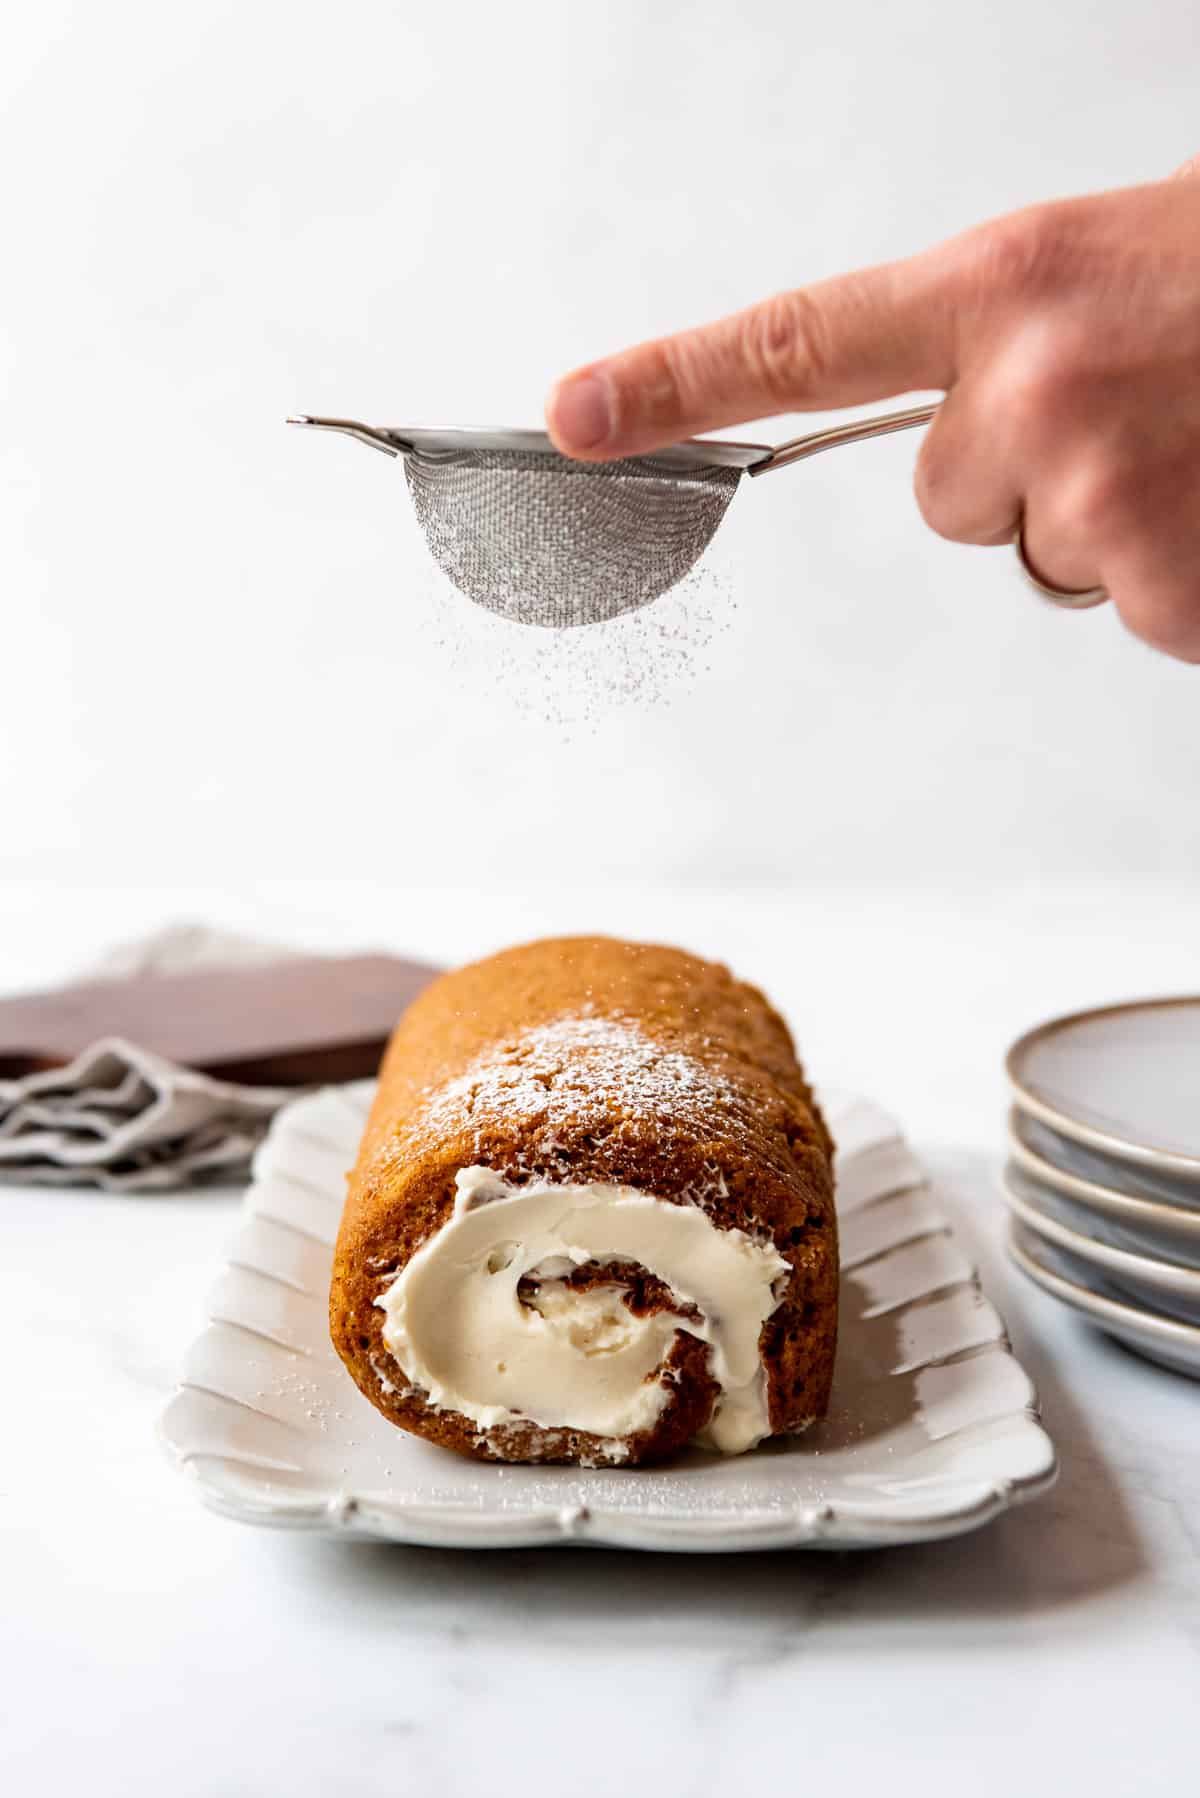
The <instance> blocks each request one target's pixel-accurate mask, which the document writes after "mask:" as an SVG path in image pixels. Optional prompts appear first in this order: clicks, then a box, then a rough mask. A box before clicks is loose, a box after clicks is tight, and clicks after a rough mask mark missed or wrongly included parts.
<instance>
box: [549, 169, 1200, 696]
mask: <svg viewBox="0 0 1200 1798" xmlns="http://www.w3.org/2000/svg"><path fill="white" fill-rule="evenodd" d="M923 388H941V389H944V391H945V393H946V396H947V397H946V399H945V401H944V403H943V405H942V408H941V411H940V413H939V414H938V416H937V418H936V419H935V421H934V423H933V425H932V426H931V427H930V429H929V431H928V433H927V434H926V437H925V440H924V443H923V444H922V447H921V453H920V457H919V460H918V464H917V474H916V491H917V500H918V503H919V505H920V508H921V511H922V512H923V514H924V516H925V518H926V520H927V522H928V523H929V524H931V525H932V526H933V528H934V530H935V531H939V532H940V533H941V535H942V536H944V537H949V538H951V539H953V540H954V541H955V542H958V543H985V544H995V543H1009V542H1011V540H1012V537H1013V534H1014V532H1015V531H1016V529H1017V526H1018V524H1019V523H1021V521H1022V520H1024V533H1025V546H1026V550H1027V553H1028V556H1029V560H1030V562H1031V564H1032V565H1033V567H1034V568H1036V569H1037V571H1038V573H1039V574H1040V575H1042V577H1043V578H1044V579H1046V580H1047V581H1049V582H1050V583H1051V584H1052V585H1055V586H1060V587H1067V588H1085V587H1095V586H1103V587H1105V588H1106V589H1107V590H1108V592H1109V594H1110V595H1111V597H1112V600H1113V603H1114V604H1115V606H1116V607H1117V610H1118V611H1119V612H1120V614H1121V616H1122V618H1123V619H1124V621H1125V623H1126V624H1127V625H1128V626H1129V628H1130V629H1131V630H1132V631H1134V632H1135V633H1136V634H1137V635H1138V636H1139V637H1142V638H1144V639H1145V641H1146V642H1147V643H1151V644H1153V645H1155V647H1156V648H1158V649H1162V650H1165V651H1166V652H1167V653H1168V654H1170V655H1174V656H1178V657H1179V658H1181V659H1182V660H1183V661H1187V662H1200V159H1197V162H1196V163H1193V164H1190V165H1189V168H1188V169H1186V170H1182V171H1181V172H1180V176H1179V177H1177V178H1175V179H1172V180H1169V181H1163V182H1158V183H1155V184H1153V185H1151V186H1146V187H1135V188H1128V189H1124V190H1121V191H1119V192H1116V193H1107V194H1096V195H1091V196H1088V197H1085V198H1082V199H1076V200H1064V201H1053V202H1051V203H1050V204H1048V205H1043V206H1033V207H1030V208H1028V209H1027V210H1026V211H1024V212H1017V213H1013V214H1012V215H1011V216H1009V217H1006V218H1000V219H996V220H993V221H992V222H991V223H989V224H986V225H981V226H979V227H977V228H976V229H975V230H972V231H968V232H967V233H965V235H963V236H961V237H956V238H953V239H951V240H950V242H948V243H945V244H941V245H939V246H938V247H937V248H935V249H932V250H928V251H926V252H924V254H922V255H919V256H914V257H912V258H910V259H908V260H906V261H903V262H893V263H887V264H884V265H883V266H881V267H878V268H869V269H864V270H861V271H860V272H858V273H855V274H850V275H842V276H839V277H837V278H836V279H834V280H830V281H822V282H820V283H818V284H817V285H815V286H813V287H807V288H798V289H796V290H795V291H794V292H791V293H783V294H779V295H777V296H776V297H775V298H774V299H771V300H767V301H765V302H764V303H763V304H761V305H758V306H752V307H750V308H749V310H747V311H745V312H739V313H735V314H734V315H733V316H732V317H730V318H726V319H722V320H720V321H719V322H718V323H716V324H712V325H706V326H702V327H701V328H699V329H697V330H693V331H685V332H683V333H681V334H680V335H679V336H676V337H665V338H661V339H659V340H658V341H656V342H653V343H645V344H641V345H640V346H638V347H637V348H635V349H631V350H626V351H625V352H624V353H622V354H620V355H617V356H612V357H610V358H608V359H607V360H606V361H603V362H596V363H592V364H591V365H590V366H588V367H586V368H582V369H579V370H577V371H576V372H575V373H574V374H572V375H568V376H567V378H566V379H565V380H564V381H562V382H560V383H559V385H558V386H557V387H556V388H555V390H554V392H553V393H552V394H551V397H550V401H549V404H548V406H547V411H546V420H547V424H548V426H549V429H550V433H551V436H552V437H553V439H554V442H555V443H556V444H557V446H558V448H559V449H561V450H562V451H564V453H566V454H567V455H571V456H576V457H581V458H583V459H585V460H589V461H599V460H603V459H605V458H609V457H615V456H628V455H638V454H644V453H647V452H648V451H650V450H653V449H656V448H659V447H661V446H662V445H663V444H666V443H671V442H675V441H677V440H678V439H679V438H681V437H688V436H692V435H693V434H695V433H696V432H698V431H711V430H716V429H719V428H721V427H723V426H727V425H735V424H741V423H744V422H745V421H746V420H747V419H750V418H758V417H761V416H764V415H766V414H768V413H772V412H783V411H801V412H805V411H817V410H824V409H826V408H829V407H836V406H854V405H859V404H861V403H863V402H866V401H870V400H880V399H884V398H887V397H889V396H891V395H895V394H900V393H906V392H911V391H913V390H915V389H923Z"/></svg>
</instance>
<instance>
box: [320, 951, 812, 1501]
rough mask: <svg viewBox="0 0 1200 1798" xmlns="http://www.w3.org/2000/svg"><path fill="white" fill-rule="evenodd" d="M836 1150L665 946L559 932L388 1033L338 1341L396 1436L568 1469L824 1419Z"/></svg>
mask: <svg viewBox="0 0 1200 1798" xmlns="http://www.w3.org/2000/svg"><path fill="white" fill-rule="evenodd" d="M832 1156H833V1144H832V1142H831V1140H830V1137H829V1132H828V1130H827V1129H826V1127H825V1124H824V1121H823V1119H822V1117H821V1114H820V1111H819V1110H818V1108H817V1106H816V1103H815V1102H814V1099H813V1096H812V1093H811V1091H810V1090H809V1087H808V1085H807V1083H806V1081H805V1078H804V1074H803V1072H802V1070H801V1068H800V1065H799V1063H798V1061H797V1059H796V1055H795V1051H794V1049H793V1046H792V1041H791V1037H790V1036H789V1034H788V1030H787V1026H786V1025H785V1024H784V1023H783V1021H782V1019H781V1018H780V1017H779V1015H778V1013H777V1012H775V1011H774V1010H773V1009H772V1007H771V1006H770V1005H769V1004H768V1002H767V1000H766V999H765V998H764V997H763V995H762V994H761V993H760V992H758V991H757V990H756V989H755V988H754V987H751V986H747V985H745V984H743V983H742V982H741V981H739V980H735V979H734V978H733V976H732V975H731V974H730V973H729V971H728V969H726V968H724V967H720V966H717V965H715V964H713V963H711V962H706V961H700V960H698V959H697V958H696V957H695V956H692V955H687V954H684V953H683V952H681V951H680V950H676V949H666V948H657V947H649V946H646V945H643V944H636V943H625V942H616V941H612V940H610V939H607V938H603V937H574V938H563V939H558V940H553V941H545V942H538V943H531V944H528V945H527V946H525V947H523V948H518V949H510V950H507V951H505V952H504V953H503V954H500V955H495V956H492V957H490V958H489V959H488V960H486V961H481V962H477V963H475V964H474V965H473V966H471V967H467V968H463V969H461V970H460V971H459V972H457V973H454V974H449V975H445V976H443V977H442V978H441V979H439V980H437V981H435V982H434V983H433V984H432V985H431V986H429V987H428V988H426V990H425V991H424V992H423V993H422V994H421V995H420V996H419V997H418V998H417V1000H416V1001H415V1003H414V1004H413V1005H412V1006H411V1008H410V1009H409V1010H408V1011H407V1012H406V1013H405V1015H404V1017H403V1019H402V1020H401V1022H400V1024H399V1026H398V1028H397V1030H396V1032H395V1034H394V1035H393V1037H392V1040H391V1043H390V1045H389V1047H388V1051H387V1054H386V1056H385V1058H384V1062H383V1066H382V1069H381V1072H380V1079H379V1088H378V1092H377V1094H376V1097H375V1101H374V1104H373V1106H372V1109H371V1114H370V1117H369V1119H368V1122H367V1126H366V1130H365V1132H364V1135H363V1140H362V1145H361V1148H360V1150H359V1155H358V1160H357V1163H356V1165H355V1167H354V1169H353V1171H352V1173H351V1175H350V1179H349V1191H348V1194H347V1198H346V1204H345V1210H344V1212H343V1216H342V1223H341V1229H340V1231H339V1234H338V1240H337V1246H336V1250H335V1254H334V1263H333V1283H332V1292H331V1297H330V1317H331V1328H332V1334H333V1341H334V1344H335V1346H336V1348H337V1351H338V1353H339V1355H340V1356H341V1357H342V1360H343V1361H344V1362H345V1364H346V1366H347V1368H348V1369H349V1371H350V1373H351V1374H352V1376H353V1378H354V1379H355V1381H356V1382H357V1384H358V1386H359V1387H360V1388H361V1390H362V1391H363V1392H364V1393H365V1394H366V1396H367V1397H368V1398H369V1399H370V1400H371V1402H372V1404H374V1405H375V1406H377V1407H378V1409H379V1410H380V1411H382V1412H383V1414H384V1415H385V1416H386V1417H388V1418H390V1419H391V1421H392V1422H393V1423H395V1424H398V1425H399V1426H400V1427H401V1428H402V1429H405V1430H410V1431H413V1432H415V1433H416V1434H417V1435H420V1436H424V1437H426V1438H428V1439H429V1440H430V1441H431V1442H437V1443H441V1444H443V1445H444V1446H445V1447H447V1448H451V1449H455V1450H457V1451H458V1452H459V1453H461V1454H467V1455H475V1456H478V1457H481V1458H484V1459H487V1460H497V1461H569V1462H577V1463H580V1464H582V1465H585V1466H595V1465H599V1464H622V1465H627V1466H634V1465H637V1464H639V1463H643V1462H648V1461H655V1460H661V1459H662V1458H663V1457H664V1456H667V1455H670V1454H673V1453H674V1452H676V1451H677V1450H679V1449H680V1448H682V1447H683V1446H684V1445H685V1444H686V1443H689V1442H691V1441H693V1440H695V1441H696V1442H698V1443H699V1444H700V1445H701V1446H702V1447H706V1448H709V1449H712V1450H716V1451H718V1452H721V1453H724V1454H740V1453H742V1452H743V1451H744V1450H746V1449H749V1448H753V1447H754V1446H755V1445H756V1444H757V1443H759V1442H761V1441H762V1440H763V1439H764V1438H765V1437H768V1436H777V1435H782V1434H785V1433H787V1432H790V1431H795V1430H801V1429H803V1428H804V1427H805V1426H806V1425H808V1424H810V1423H811V1422H813V1420H814V1419H816V1418H818V1417H820V1416H821V1415H823V1413H824V1411H825V1409H826V1405H827V1402H828V1397H829V1387H830V1381H831V1378H832V1373H833V1358H834V1346H835V1340H836V1333H837V1285H838V1256H837V1225H836V1219H835V1215H834V1204H833V1175H832Z"/></svg>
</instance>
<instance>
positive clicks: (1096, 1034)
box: [1004, 999, 1200, 1379]
mask: <svg viewBox="0 0 1200 1798" xmlns="http://www.w3.org/2000/svg"><path fill="white" fill-rule="evenodd" d="M1007 1067H1008V1078H1009V1083H1010V1085H1011V1087H1012V1095H1013V1109H1012V1111H1011V1113H1010V1115H1009V1160H1008V1164H1007V1166H1006V1168H1005V1170H1004V1192H1005V1197H1006V1199H1007V1201H1008V1205H1009V1209H1010V1211H1011V1213H1012V1217H1011V1228H1010V1237H1009V1247H1010V1250H1011V1253H1012V1257H1013V1259H1014V1261H1015V1262H1016V1263H1017V1265H1018V1267H1020V1268H1021V1270H1022V1271H1023V1272H1024V1273H1026V1274H1027V1275H1028V1276H1029V1278H1030V1279H1031V1280H1034V1281H1036V1283H1037V1284H1038V1285H1039V1286H1041V1287H1042V1288H1044V1290H1045V1291H1047V1292H1050V1293H1053V1294H1054V1296H1055V1298H1058V1299H1061V1300H1062V1301H1063V1303H1064V1304H1067V1305H1071V1306H1072V1307H1073V1308H1074V1309H1075V1310H1077V1311H1081V1312H1083V1314H1084V1315H1085V1316H1086V1317H1088V1318H1090V1319H1091V1320H1092V1321H1093V1322H1094V1323H1097V1324H1099V1325H1100V1327H1101V1328H1102V1329H1104V1330H1107V1331H1108V1332H1109V1334H1110V1335H1112V1336H1116V1337H1118V1338H1119V1339H1120V1340H1121V1341H1122V1342H1124V1343H1126V1344H1127V1345H1128V1347H1130V1348H1132V1349H1136V1350H1137V1352H1138V1353H1139V1354H1142V1355H1146V1356H1148V1357H1149V1359H1150V1360H1152V1361H1158V1362H1161V1363H1162V1365H1163V1366H1165V1367H1171V1368H1174V1369H1175V1370H1176V1371H1177V1372H1180V1373H1187V1374H1191V1375H1192V1377H1193V1378H1196V1379H1200V999H1161V1000H1151V1001H1147V1002H1145V1003H1141V1004H1133V1005H1114V1006H1110V1007H1108V1008H1106V1009H1105V1010H1103V1011H1089V1012H1078V1013H1076V1014H1075V1015H1073V1016H1071V1017H1066V1018H1057V1019H1055V1020H1054V1022H1052V1023H1049V1024H1043V1025H1041V1026H1040V1027H1039V1028H1038V1029H1037V1030H1032V1031H1030V1032H1029V1034H1028V1035H1026V1036H1023V1037H1021V1039H1020V1040H1019V1042H1017V1043H1015V1044H1014V1045H1013V1047H1012V1049H1011V1050H1010V1051H1009V1056H1008V1063H1007Z"/></svg>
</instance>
